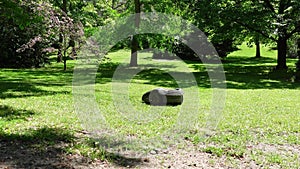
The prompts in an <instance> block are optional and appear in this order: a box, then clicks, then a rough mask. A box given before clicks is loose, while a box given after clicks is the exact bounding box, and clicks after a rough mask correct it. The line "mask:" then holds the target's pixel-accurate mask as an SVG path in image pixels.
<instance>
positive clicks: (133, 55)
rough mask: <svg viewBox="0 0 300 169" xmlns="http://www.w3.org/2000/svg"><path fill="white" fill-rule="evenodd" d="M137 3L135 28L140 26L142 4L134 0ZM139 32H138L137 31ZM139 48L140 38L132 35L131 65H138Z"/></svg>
mask: <svg viewBox="0 0 300 169" xmlns="http://www.w3.org/2000/svg"><path fill="white" fill-rule="evenodd" d="M134 5H135V14H136V15H135V30H137V29H138V28H139V26H140V13H141V5H140V0H134ZM135 33H136V34H138V32H135ZM138 48H139V43H138V39H137V37H136V36H134V35H132V37H131V59H130V66H132V67H135V66H137V51H138Z"/></svg>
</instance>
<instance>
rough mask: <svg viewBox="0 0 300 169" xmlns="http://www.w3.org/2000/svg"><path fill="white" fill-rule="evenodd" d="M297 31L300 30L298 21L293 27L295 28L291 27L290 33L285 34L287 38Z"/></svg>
mask: <svg viewBox="0 0 300 169" xmlns="http://www.w3.org/2000/svg"><path fill="white" fill-rule="evenodd" d="M297 32H300V21H298V24H297V26H296V27H295V29H293V30H292V31H291V32H290V33H288V34H287V38H290V37H291V36H293V34H295V33H297Z"/></svg>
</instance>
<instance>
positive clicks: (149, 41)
mask: <svg viewBox="0 0 300 169" xmlns="http://www.w3.org/2000/svg"><path fill="white" fill-rule="evenodd" d="M299 8H300V2H299V1H297V0H261V1H258V0H255V1H250V0H246V1H241V0H240V1H236V0H212V1H199V0H190V1H175V0H164V1H161V0H154V1H144V0H122V1H121V0H120V1H119V0H91V1H83V0H40V1H37V2H31V1H29V0H26V1H19V0H12V1H11V0H3V1H1V3H0V10H1V15H0V18H1V20H0V22H1V24H0V30H1V32H0V37H1V39H2V42H1V45H0V51H1V53H2V55H1V56H0V61H1V63H0V64H1V66H2V67H4V66H10V67H11V66H13V67H39V66H42V65H43V64H45V63H47V62H48V54H49V53H51V52H53V49H51V48H49V47H50V46H51V45H52V44H54V43H60V44H59V46H60V47H61V49H62V48H63V50H64V51H62V52H60V53H61V55H62V56H63V57H62V58H63V59H64V62H66V60H67V59H68V56H69V54H68V53H70V51H69V50H68V47H69V46H70V43H69V42H70V41H71V42H72V41H74V43H71V44H74V45H77V46H79V39H80V38H81V37H83V31H84V35H85V36H90V35H92V34H93V32H94V31H96V30H97V29H98V27H99V26H101V25H104V24H106V23H109V22H110V21H112V20H114V19H115V18H117V17H121V16H123V15H126V14H129V13H137V12H154V11H157V12H163V13H170V14H175V15H179V16H181V17H183V18H184V19H186V20H189V21H191V22H192V23H193V24H194V25H196V26H198V28H199V29H200V30H202V31H203V32H204V33H205V34H206V35H207V36H208V38H209V40H210V41H211V42H212V43H213V44H214V46H215V48H216V50H217V51H218V53H219V55H220V57H226V56H227V54H228V53H230V52H232V51H234V50H237V47H236V46H237V45H238V44H241V43H243V42H245V41H246V42H249V43H253V44H255V45H256V46H257V54H256V56H257V57H259V56H260V52H259V45H260V44H261V43H264V44H270V43H275V44H276V49H277V50H278V56H277V66H276V68H277V69H286V68H287V66H286V56H287V50H288V49H292V50H294V52H293V53H294V55H295V53H297V52H295V51H297V43H295V42H296V40H295V37H296V35H297V34H299V32H300V17H299V16H300V11H299ZM137 26H138V25H137ZM71 35H72V36H71ZM62 36H63V37H64V40H62ZM129 39H130V38H128V39H127V40H124V42H121V43H120V44H121V45H117V46H119V47H126V46H127V47H128V48H131V47H132V49H133V50H132V52H133V53H136V51H137V50H139V49H142V48H143V47H156V48H165V49H166V50H168V51H170V52H174V53H176V54H178V55H180V57H181V58H182V59H191V58H190V56H191V54H192V53H193V52H192V51H191V50H190V49H189V48H187V47H186V46H184V45H183V44H181V43H180V42H179V43H178V41H176V40H175V39H174V38H172V37H171V39H170V37H169V38H167V37H164V36H158V35H138V36H133V37H132V38H131V39H132V43H128V41H129ZM291 39H294V40H291ZM52 46H53V45H52ZM289 55H292V54H291V52H290V53H289ZM132 56H133V57H132V58H133V59H132V63H131V65H136V64H137V63H136V59H135V58H136V57H135V56H134V54H133V55H132ZM58 60H60V59H58Z"/></svg>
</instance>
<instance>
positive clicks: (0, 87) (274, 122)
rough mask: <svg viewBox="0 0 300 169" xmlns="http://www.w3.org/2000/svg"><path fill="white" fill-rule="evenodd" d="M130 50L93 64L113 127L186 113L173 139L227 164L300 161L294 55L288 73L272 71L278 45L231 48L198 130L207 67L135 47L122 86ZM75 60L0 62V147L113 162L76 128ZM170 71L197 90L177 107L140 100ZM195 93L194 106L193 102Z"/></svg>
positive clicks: (127, 131)
mask: <svg viewBox="0 0 300 169" xmlns="http://www.w3.org/2000/svg"><path fill="white" fill-rule="evenodd" d="M129 54H130V51H127V50H120V51H117V52H112V53H109V54H108V57H109V58H110V60H106V61H105V62H103V63H101V64H100V65H99V70H98V73H97V76H96V80H95V81H96V83H95V99H96V101H97V104H98V107H99V110H100V111H101V113H102V115H103V116H104V117H105V119H106V123H107V125H108V126H109V127H110V128H111V129H113V130H114V132H117V133H119V134H120V136H124V137H127V136H128V137H129V138H134V139H137V140H139V139H143V140H147V139H149V138H150V139H151V138H156V137H158V136H160V135H162V133H164V132H166V131H167V133H168V132H169V130H168V129H170V128H174V126H176V125H177V123H180V122H183V123H184V124H185V125H189V120H191V121H193V123H191V124H196V126H191V128H190V130H188V131H184V132H183V133H182V135H180V136H179V138H178V139H179V140H180V139H182V140H187V141H189V142H191V143H193V144H195V145H199V146H198V151H200V152H204V153H208V154H211V155H213V156H216V157H217V158H224V157H225V158H226V161H227V166H228V167H234V168H236V167H239V161H244V162H245V163H255V164H256V165H258V166H260V167H261V168H271V167H278V168H300V104H299V101H300V99H299V96H300V90H299V88H300V84H299V83H298V84H297V83H295V82H293V72H294V71H295V65H294V64H295V62H296V59H288V66H289V70H288V71H287V72H273V67H274V66H275V65H276V52H275V51H272V50H269V48H268V47H263V48H262V56H263V57H262V58H254V57H253V56H254V54H255V51H254V48H247V47H246V46H244V45H243V46H241V50H239V51H236V52H234V53H232V54H230V55H229V56H228V57H227V58H226V59H224V60H223V67H224V72H225V76H226V98H225V99H226V100H225V107H224V109H223V112H222V114H220V115H218V117H217V118H218V120H219V122H218V125H217V127H216V128H214V129H213V130H212V131H211V132H210V133H209V134H205V135H202V134H201V133H202V127H203V126H205V124H206V123H207V118H208V117H209V114H208V113H207V112H209V110H210V107H211V103H212V92H213V89H212V88H211V83H210V79H209V77H208V74H207V72H206V71H205V70H206V69H205V66H204V65H203V64H202V63H199V62H186V63H183V62H180V61H168V62H167V64H166V63H164V62H162V61H152V60H151V54H150V53H140V54H139V64H140V66H139V67H138V68H137V69H138V70H134V71H133V73H132V78H131V79H130V83H129V84H128V86H126V89H127V90H121V89H125V88H122V87H124V84H123V83H124V82H123V81H120V82H118V81H117V80H116V81H115V82H114V78H113V76H114V73H115V72H116V70H118V68H120V65H121V67H122V64H123V65H124V64H125V65H126V63H128V62H129ZM75 62H76V61H68V70H67V71H63V65H62V64H61V63H55V62H53V63H52V64H51V65H47V66H46V67H44V68H40V69H0V79H1V80H0V141H1V143H3V142H5V143H7V144H5V145H6V147H4V148H6V149H7V150H9V149H12V150H15V151H18V150H17V149H14V148H13V147H12V144H8V143H10V142H22V143H25V145H26V146H25V147H24V148H26V149H28V151H29V150H30V151H36V152H39V153H44V154H46V153H47V151H46V149H51V148H55V149H59V151H55V152H59V153H57V154H56V156H59V155H61V154H73V155H74V154H78V155H81V156H84V157H86V158H88V159H90V160H91V161H94V160H108V161H110V162H111V163H116V161H117V160H115V159H116V158H115V157H116V155H114V154H111V153H108V152H106V151H104V150H103V149H101V148H100V147H99V146H97V145H98V144H99V145H101V144H102V143H101V141H105V140H98V141H95V140H93V139H91V138H89V136H88V134H86V133H89V131H86V129H85V128H83V127H82V125H81V124H82V123H81V121H80V119H79V118H78V114H76V113H75V109H74V104H73V96H72V79H73V69H74V66H75V65H76V64H75ZM182 65H183V66H182ZM148 67H153V69H146V68H148ZM143 68H145V69H143ZM155 68H160V70H158V69H155ZM121 71H122V69H121ZM134 72H138V73H136V74H134ZM169 72H180V73H181V75H183V76H181V80H182V79H184V78H182V77H189V75H190V74H191V73H192V75H194V77H195V82H197V84H196V85H195V86H193V85H190V86H189V87H187V88H184V90H186V91H189V90H191V91H198V92H199V95H198V96H197V97H194V95H193V94H191V95H188V96H185V98H184V104H183V105H182V106H168V107H152V106H149V105H146V104H144V103H142V102H141V97H142V94H143V93H145V92H146V91H148V90H151V89H153V88H157V87H164V88H176V87H180V86H179V85H178V84H177V82H176V80H174V78H172V77H171V76H170V75H169ZM113 85H116V86H115V88H113V87H114V86H113ZM118 87H120V90H118ZM128 93H129V94H128ZM112 94H114V96H116V97H117V99H118V98H126V97H127V94H128V95H129V102H124V103H123V102H122V101H120V102H116V100H114V98H113V97H112ZM186 97H190V98H186ZM197 99H199V100H198V101H199V102H200V105H199V106H198V107H196V108H195V106H194V103H195V102H197ZM125 100H126V99H125ZM116 103H117V106H116ZM128 103H130V105H131V106H129V105H128ZM183 106H184V107H185V108H184V109H183V108H182V107H183ZM120 107H121V108H120ZM132 108H133V109H132ZM185 111H188V112H194V115H195V116H193V118H192V119H184V118H185V116H179V115H178V114H179V113H185ZM180 118H182V119H180ZM139 119H142V121H140V120H139ZM90 120H92V119H90ZM194 122H195V123H194ZM169 134H170V133H169ZM171 135H172V133H171V134H170V136H171ZM99 141H100V142H99ZM106 141H107V140H106ZM120 141H122V139H121V140H120ZM123 141H124V140H123ZM107 142H109V140H108V141H107ZM107 144H109V143H107ZM124 144H126V143H124ZM2 149H3V147H2ZM3 152H4V150H2V153H3ZM0 153H1V152H0ZM11 156H12V157H13V158H11V159H8V160H10V162H11V163H14V164H18V163H20V161H18V160H21V159H17V158H16V155H15V154H14V153H12V154H11ZM0 162H1V161H0ZM210 163H214V161H210Z"/></svg>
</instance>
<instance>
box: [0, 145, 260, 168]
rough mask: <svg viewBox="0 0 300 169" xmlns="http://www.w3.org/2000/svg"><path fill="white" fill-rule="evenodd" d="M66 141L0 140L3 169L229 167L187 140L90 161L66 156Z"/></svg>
mask: <svg viewBox="0 0 300 169" xmlns="http://www.w3.org/2000/svg"><path fill="white" fill-rule="evenodd" d="M63 146H64V144H63V143H62V144H60V145H59V144H55V145H54V146H51V145H49V146H47V148H46V149H44V148H45V147H43V149H41V147H37V146H35V144H34V143H32V142H21V141H13V142H9V141H0V168H1V169H21V168H24V169H48V168H49V169H96V168H97V169H98V168H142V169H147V168H174V169H175V168H205V169H206V168H230V166H232V164H228V159H227V158H226V157H216V156H213V155H211V154H208V153H204V152H201V151H199V147H198V148H197V147H195V146H193V145H192V144H190V143H187V145H186V146H184V148H181V149H179V148H176V147H169V148H168V149H165V150H153V151H151V153H150V154H149V155H148V156H147V157H144V158H139V159H134V158H127V157H120V158H116V159H115V160H114V161H112V162H110V163H109V162H108V161H91V160H89V159H87V158H84V157H82V156H79V155H70V154H69V155H67V154H66V153H64V152H63V150H62V147H63ZM236 165H237V166H239V168H258V166H257V165H255V163H251V162H250V163H248V162H247V163H246V162H244V159H241V160H239V162H238V163H237V164H236Z"/></svg>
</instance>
